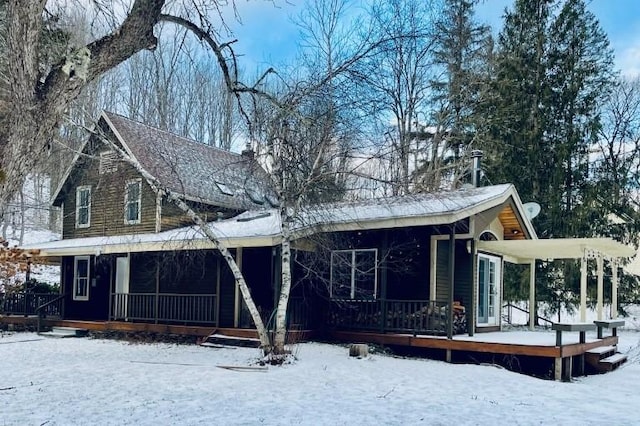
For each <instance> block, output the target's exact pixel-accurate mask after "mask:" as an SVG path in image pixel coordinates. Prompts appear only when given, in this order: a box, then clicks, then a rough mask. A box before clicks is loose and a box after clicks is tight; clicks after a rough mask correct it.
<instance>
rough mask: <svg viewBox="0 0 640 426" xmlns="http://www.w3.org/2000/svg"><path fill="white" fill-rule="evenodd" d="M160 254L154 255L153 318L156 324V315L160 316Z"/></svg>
mask: <svg viewBox="0 0 640 426" xmlns="http://www.w3.org/2000/svg"><path fill="white" fill-rule="evenodd" d="M159 256H162V254H158V255H157V257H156V297H155V299H156V300H155V303H154V306H153V311H154V312H153V318H154V319H155V323H156V324H158V317H159V316H160V261H161V259H160V257H159Z"/></svg>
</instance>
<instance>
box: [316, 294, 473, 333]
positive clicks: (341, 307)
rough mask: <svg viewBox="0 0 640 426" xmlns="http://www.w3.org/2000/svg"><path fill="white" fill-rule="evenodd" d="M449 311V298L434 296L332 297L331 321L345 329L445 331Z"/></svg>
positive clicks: (329, 323)
mask: <svg viewBox="0 0 640 426" xmlns="http://www.w3.org/2000/svg"><path fill="white" fill-rule="evenodd" d="M447 313H448V304H447V302H441V301H433V300H388V299H375V300H374V299H371V300H366V299H363V300H352V299H332V301H331V305H330V308H329V312H328V318H327V324H328V325H329V326H330V327H334V328H337V329H343V330H363V331H364V330H366V331H378V332H382V333H385V332H394V333H412V334H428V335H444V334H446V333H447V324H448V317H449V316H448V314H447ZM457 320H458V321H460V322H462V321H463V319H462V318H461V317H460V318H457ZM454 321H456V319H454ZM454 325H455V322H454ZM456 328H458V331H459V329H461V328H463V326H462V325H461V324H458V325H457V327H456Z"/></svg>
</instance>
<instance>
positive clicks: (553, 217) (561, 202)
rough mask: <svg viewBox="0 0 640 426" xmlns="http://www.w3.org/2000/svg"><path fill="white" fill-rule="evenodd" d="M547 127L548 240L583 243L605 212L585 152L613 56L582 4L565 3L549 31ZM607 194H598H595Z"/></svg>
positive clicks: (592, 141)
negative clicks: (568, 239) (569, 239)
mask: <svg viewBox="0 0 640 426" xmlns="http://www.w3.org/2000/svg"><path fill="white" fill-rule="evenodd" d="M550 41H551V42H550V44H549V52H548V80H549V83H548V86H549V108H548V115H549V122H548V126H547V130H546V133H547V135H548V138H549V140H550V145H551V146H552V147H553V163H552V164H554V167H553V169H552V170H551V174H552V175H551V181H550V184H551V185H550V187H549V188H548V193H549V199H548V204H547V209H548V215H549V217H550V223H548V226H549V229H550V231H551V234H552V235H553V236H558V237H586V236H594V235H597V234H598V233H599V231H601V230H602V229H601V226H599V225H601V224H602V220H603V219H606V216H607V215H606V213H607V212H606V211H605V210H606V209H605V208H604V207H605V206H603V205H601V203H600V202H599V201H598V198H605V199H606V198H608V195H607V194H604V193H601V192H600V193H599V194H598V195H599V197H597V198H596V193H595V192H594V191H593V189H594V188H595V187H596V185H595V182H594V181H593V177H594V176H593V175H590V173H589V152H590V150H591V148H592V147H594V146H595V145H596V144H597V138H598V131H599V129H600V115H599V108H600V107H601V106H602V105H603V103H604V101H605V100H606V96H607V94H608V93H609V92H610V91H611V88H612V87H613V82H614V81H615V80H614V72H613V53H612V51H611V49H610V48H609V42H608V40H607V36H606V34H605V33H604V31H603V30H602V29H601V28H600V26H599V24H598V21H597V20H596V18H595V16H594V15H593V14H592V13H591V12H589V11H588V10H586V7H585V2H584V0H567V1H566V2H565V3H564V5H563V7H562V9H561V11H560V13H559V14H558V16H557V18H556V19H555V21H554V22H553V25H552V26H551V30H550ZM602 190H606V188H599V191H602Z"/></svg>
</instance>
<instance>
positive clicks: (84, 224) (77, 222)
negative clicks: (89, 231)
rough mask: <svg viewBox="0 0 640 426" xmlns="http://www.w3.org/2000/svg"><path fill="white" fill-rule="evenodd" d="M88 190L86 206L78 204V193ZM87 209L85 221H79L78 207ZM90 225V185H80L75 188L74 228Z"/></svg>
mask: <svg viewBox="0 0 640 426" xmlns="http://www.w3.org/2000/svg"><path fill="white" fill-rule="evenodd" d="M82 191H88V192H89V196H88V203H87V205H86V206H80V193H81V192H82ZM81 208H86V209H87V223H80V222H79V219H80V209H81ZM90 226H91V185H82V186H78V187H77V188H76V228H89V227H90Z"/></svg>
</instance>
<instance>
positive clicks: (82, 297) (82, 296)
mask: <svg viewBox="0 0 640 426" xmlns="http://www.w3.org/2000/svg"><path fill="white" fill-rule="evenodd" d="M80 261H86V262H87V276H86V277H80V276H78V262H80ZM81 279H83V280H86V286H85V292H84V294H78V291H79V286H78V283H79V281H80V280H81ZM90 287H91V256H76V257H75V258H74V259H73V300H78V301H87V300H89V288H90Z"/></svg>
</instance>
